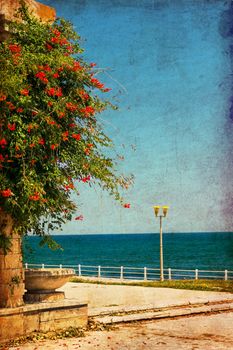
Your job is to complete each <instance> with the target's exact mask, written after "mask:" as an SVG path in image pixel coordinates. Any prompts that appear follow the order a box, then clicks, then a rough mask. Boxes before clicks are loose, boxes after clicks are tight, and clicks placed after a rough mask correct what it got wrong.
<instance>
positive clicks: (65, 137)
mask: <svg viewBox="0 0 233 350" xmlns="http://www.w3.org/2000/svg"><path fill="white" fill-rule="evenodd" d="M68 136H69V131H64V132H63V133H62V139H63V141H67V140H68Z"/></svg>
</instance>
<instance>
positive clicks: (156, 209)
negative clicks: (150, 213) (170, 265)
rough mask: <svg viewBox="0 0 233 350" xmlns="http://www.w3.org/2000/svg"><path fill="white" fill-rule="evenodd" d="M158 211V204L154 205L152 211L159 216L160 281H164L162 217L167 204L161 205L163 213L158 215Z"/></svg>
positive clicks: (165, 211) (165, 212) (166, 210)
mask: <svg viewBox="0 0 233 350" xmlns="http://www.w3.org/2000/svg"><path fill="white" fill-rule="evenodd" d="M159 211H160V206H159V205H155V206H154V212H155V216H156V217H159V226H160V229H159V241H160V245H159V246H160V281H164V274H163V218H165V217H166V216H167V212H168V206H163V207H162V211H163V214H160V215H159Z"/></svg>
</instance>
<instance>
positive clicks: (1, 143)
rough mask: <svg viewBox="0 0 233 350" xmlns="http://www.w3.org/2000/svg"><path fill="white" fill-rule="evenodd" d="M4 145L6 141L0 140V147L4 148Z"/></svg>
mask: <svg viewBox="0 0 233 350" xmlns="http://www.w3.org/2000/svg"><path fill="white" fill-rule="evenodd" d="M6 145H7V141H6V139H5V138H3V139H1V140H0V146H1V147H2V148H5V146H6Z"/></svg>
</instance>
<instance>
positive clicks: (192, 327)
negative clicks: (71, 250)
mask: <svg viewBox="0 0 233 350" xmlns="http://www.w3.org/2000/svg"><path fill="white" fill-rule="evenodd" d="M62 289H63V290H64V291H65V293H66V297H67V298H70V299H78V300H79V301H80V302H83V301H87V302H88V303H89V315H90V316H92V317H95V316H97V317H98V316H99V315H100V316H101V314H103V315H104V317H109V316H108V314H110V315H111V314H114V312H117V311H119V310H121V312H123V313H124V311H125V312H127V310H128V311H131V312H132V310H133V311H134V312H133V315H132V314H131V315H130V317H132V316H133V317H135V314H137V311H139V315H140V312H141V311H143V309H151V308H154V309H158V310H162V312H165V313H166V312H167V311H166V310H171V311H172V312H174V310H175V312H177V310H181V311H182V310H185V309H189V310H192V309H195V308H196V307H197V306H196V305H198V307H202V308H206V307H207V308H208V307H209V305H214V306H215V307H217V309H216V310H218V308H219V307H220V309H221V307H222V305H231V307H232V305H233V294H230V293H219V292H206V291H190V290H178V289H170V288H150V287H136V286H120V285H97V284H88V283H77V284H76V283H67V284H66V285H65V286H64V287H63V288H62ZM211 307H212V306H211ZM140 310H141V311H140ZM163 310H165V311H163ZM110 317H112V316H110ZM123 317H124V316H123ZM232 324H233V312H231V311H230V310H228V312H221V313H208V314H207V315H205V314H201V315H198V314H196V315H195V316H193V315H189V316H184V317H178V318H171V317H169V318H166V316H165V318H160V316H159V318H155V319H153V320H150V321H141V322H136V323H121V324H116V325H115V326H113V329H111V330H110V331H89V332H88V333H87V335H86V336H85V337H84V338H71V339H65V340H56V341H50V340H45V341H38V342H36V343H34V344H33V343H28V344H24V345H21V346H18V347H11V348H9V349H10V350H40V349H41V350H44V349H46V350H57V349H64V350H75V349H81V350H93V349H94V350H95V349H100V350H126V349H127V350H154V349H155V350H167V349H168V350H170V349H175V348H176V347H177V348H179V349H187V350H189V349H190V350H191V349H192V350H196V349H200V350H210V349H211V350H218V349H219V350H220V349H221V350H229V349H233V333H232Z"/></svg>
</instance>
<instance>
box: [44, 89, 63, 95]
mask: <svg viewBox="0 0 233 350" xmlns="http://www.w3.org/2000/svg"><path fill="white" fill-rule="evenodd" d="M46 92H47V95H49V96H57V97H61V96H62V89H61V88H50V89H48V90H47V91H46Z"/></svg>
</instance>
